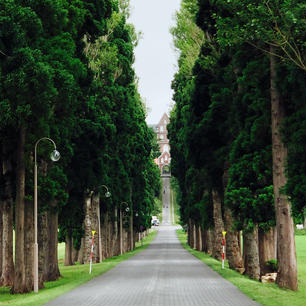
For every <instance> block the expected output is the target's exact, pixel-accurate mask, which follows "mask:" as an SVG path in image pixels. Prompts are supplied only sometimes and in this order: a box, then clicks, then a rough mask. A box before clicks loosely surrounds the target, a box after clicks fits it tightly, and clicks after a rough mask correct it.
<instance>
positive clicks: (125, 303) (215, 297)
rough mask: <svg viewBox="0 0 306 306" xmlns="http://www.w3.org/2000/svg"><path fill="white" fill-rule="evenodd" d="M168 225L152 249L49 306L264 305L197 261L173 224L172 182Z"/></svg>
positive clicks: (167, 205)
mask: <svg viewBox="0 0 306 306" xmlns="http://www.w3.org/2000/svg"><path fill="white" fill-rule="evenodd" d="M163 183H164V186H163V188H164V189H165V192H163V206H164V208H163V222H162V223H161V225H160V226H159V227H158V233H157V236H156V237H155V239H154V240H153V242H152V243H151V244H150V246H149V247H148V248H147V249H145V250H144V251H142V252H140V253H138V254H136V255H134V256H133V257H131V258H129V259H128V260H126V261H124V262H122V263H120V264H119V265H118V266H116V267H115V268H113V269H112V270H110V271H108V272H106V273H105V274H103V275H101V276H98V277H96V278H95V279H93V280H91V281H89V282H88V283H86V284H84V285H82V286H80V287H78V288H76V289H74V290H72V291H70V292H68V293H66V294H64V295H62V296H60V297H58V298H56V299H54V300H53V301H51V302H49V303H48V304H46V305H48V306H260V304H258V303H256V302H254V301H252V300H251V299H250V298H248V297H247V296H246V295H244V294H243V293H241V292H240V291H239V290H238V289H237V288H236V287H235V286H234V285H233V284H231V283H230V282H228V281H227V280H225V279H223V278H222V277H221V276H220V275H219V274H217V273H216V272H214V271H213V270H212V269H211V268H209V267H208V266H207V265H206V264H204V263H203V262H202V261H200V260H199V259H197V258H195V257H194V256H193V255H191V254H190V253H189V252H188V251H186V250H185V249H184V248H183V247H182V246H181V244H180V242H179V240H178V238H177V236H176V229H177V228H178V227H177V226H174V225H171V215H172V214H171V212H170V209H171V205H170V186H169V178H163Z"/></svg>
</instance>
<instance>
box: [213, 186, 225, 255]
mask: <svg viewBox="0 0 306 306" xmlns="http://www.w3.org/2000/svg"><path fill="white" fill-rule="evenodd" d="M212 196H213V218H214V243H213V250H212V256H213V257H214V258H216V259H218V260H222V240H223V235H222V231H224V225H223V219H222V209H221V198H220V196H219V194H218V192H217V191H213V192H212Z"/></svg>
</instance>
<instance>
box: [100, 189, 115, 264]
mask: <svg viewBox="0 0 306 306" xmlns="http://www.w3.org/2000/svg"><path fill="white" fill-rule="evenodd" d="M99 187H104V188H105V189H106V192H105V194H104V195H105V197H106V198H109V197H110V196H111V195H112V194H111V193H110V192H109V190H108V187H107V186H106V185H101V186H99ZM99 187H98V188H99ZM97 210H98V211H97V215H98V229H99V261H100V263H101V262H102V237H101V220H100V203H98V206H97Z"/></svg>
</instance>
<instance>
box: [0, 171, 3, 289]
mask: <svg viewBox="0 0 306 306" xmlns="http://www.w3.org/2000/svg"><path fill="white" fill-rule="evenodd" d="M0 175H1V173H0ZM2 209H3V203H2V201H1V200H0V275H2V264H3V255H2V251H1V250H2V249H3V222H2V214H3V211H2ZM1 286H2V283H1V280H0V287H1Z"/></svg>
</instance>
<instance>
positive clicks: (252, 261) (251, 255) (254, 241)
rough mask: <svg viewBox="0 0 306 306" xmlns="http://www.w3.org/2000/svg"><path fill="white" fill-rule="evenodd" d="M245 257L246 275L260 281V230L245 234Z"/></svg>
mask: <svg viewBox="0 0 306 306" xmlns="http://www.w3.org/2000/svg"><path fill="white" fill-rule="evenodd" d="M243 257H244V267H245V272H244V273H245V274H246V275H248V276H249V277H250V278H253V279H257V280H259V277H260V267H259V256H258V230H257V229H255V230H254V231H253V232H246V231H244V232H243Z"/></svg>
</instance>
